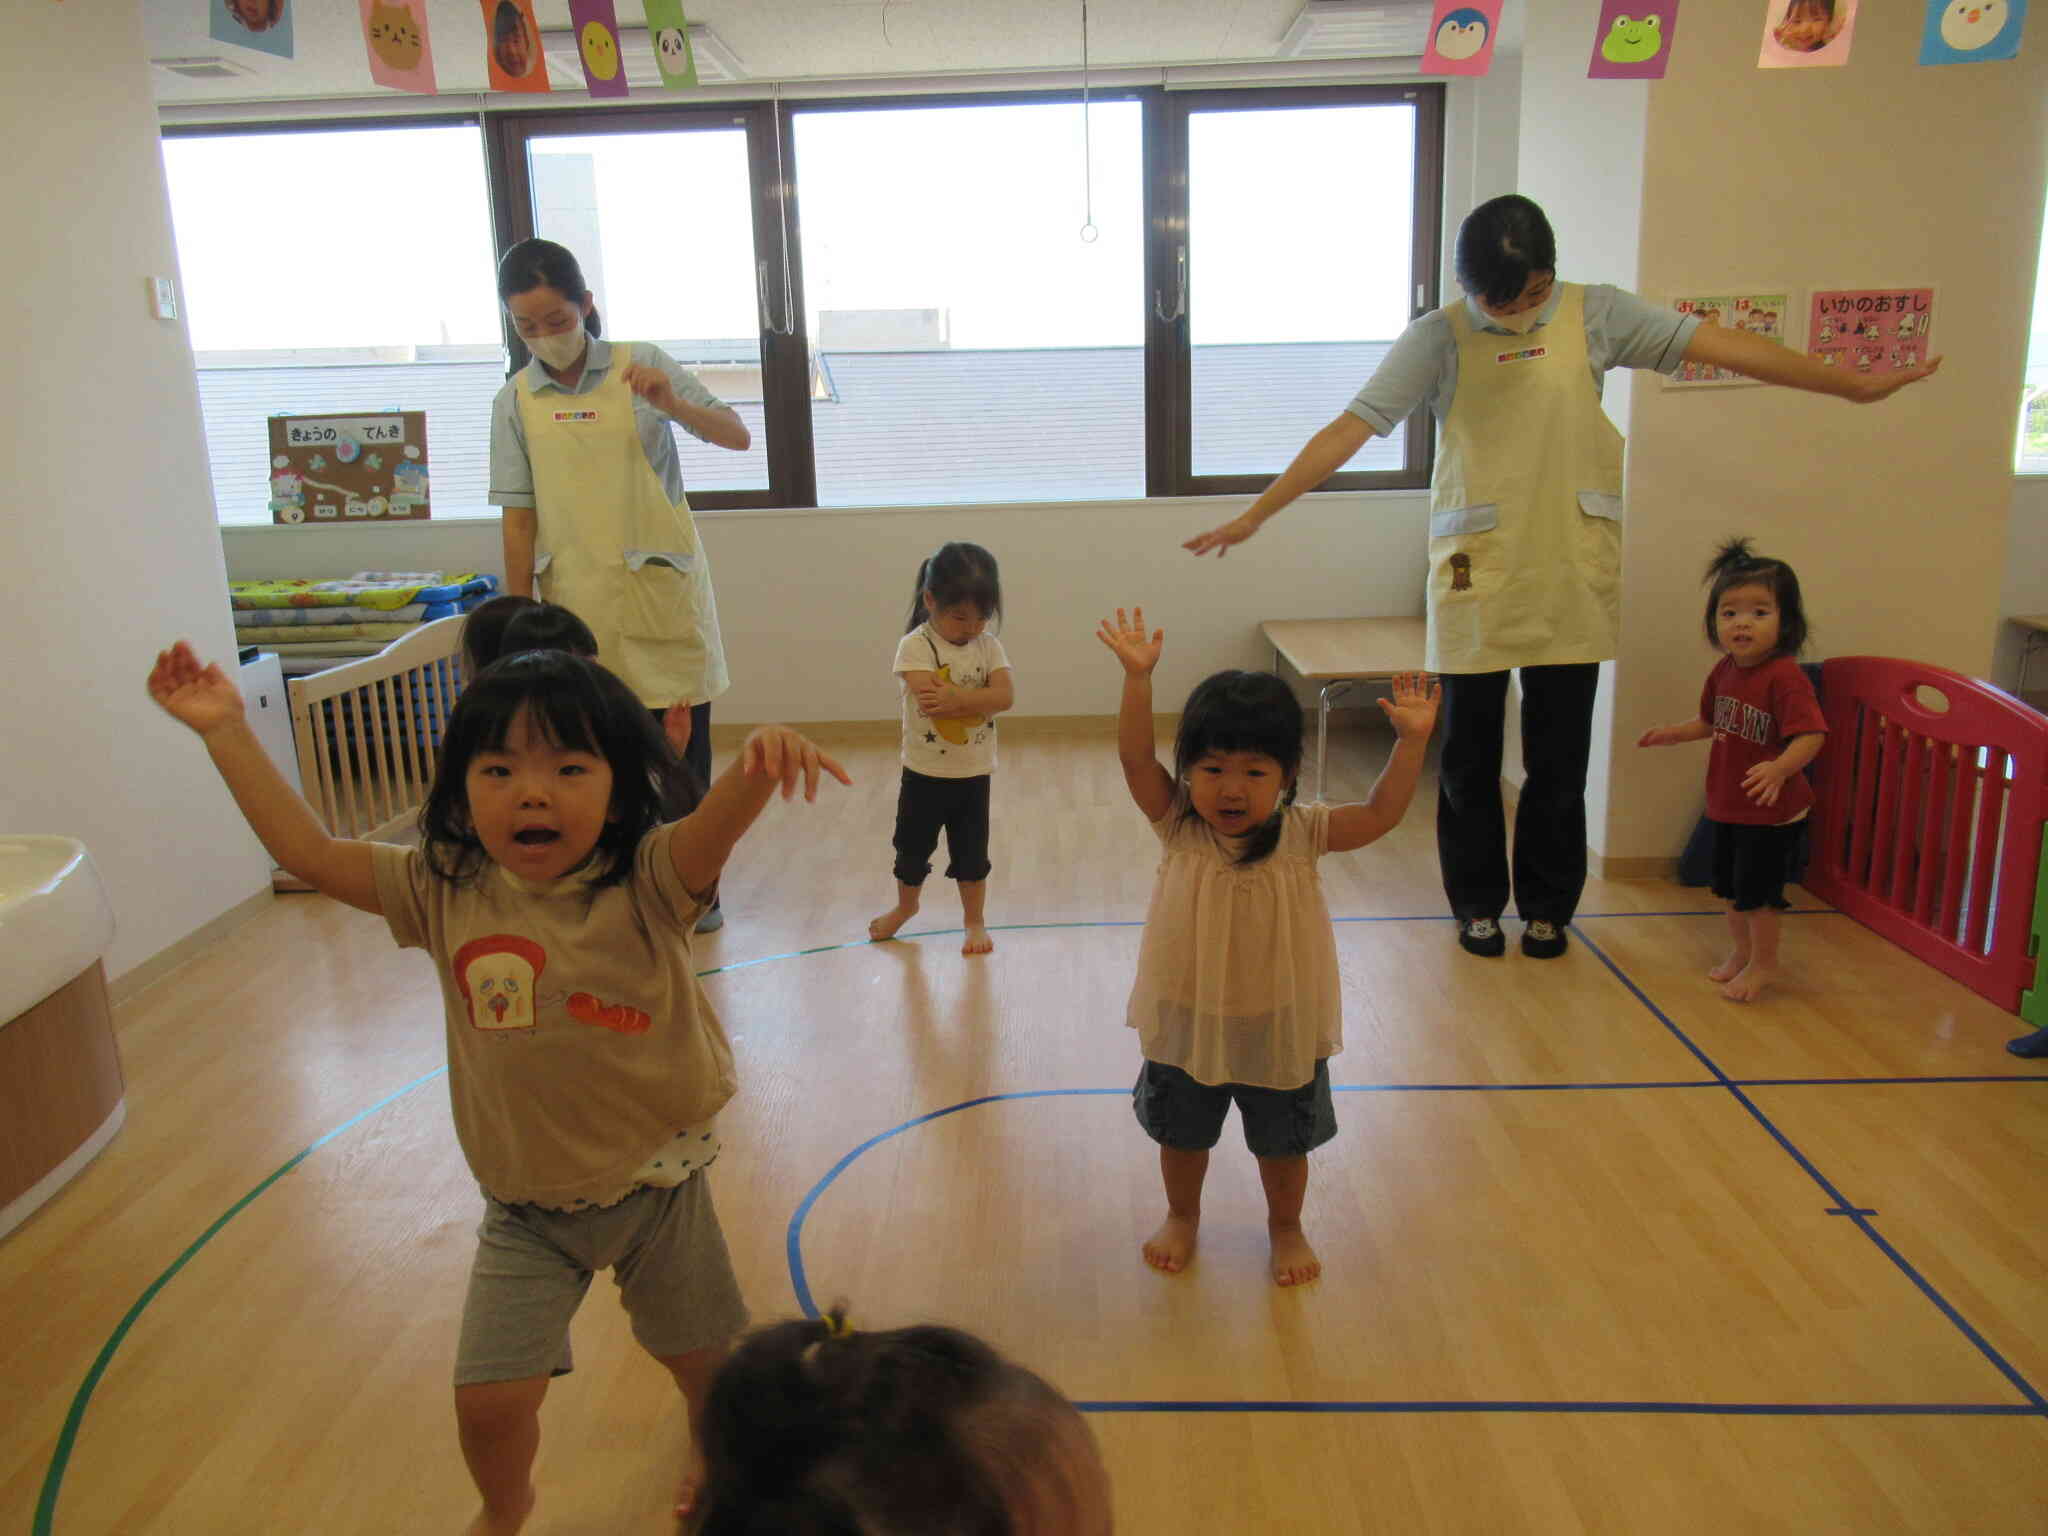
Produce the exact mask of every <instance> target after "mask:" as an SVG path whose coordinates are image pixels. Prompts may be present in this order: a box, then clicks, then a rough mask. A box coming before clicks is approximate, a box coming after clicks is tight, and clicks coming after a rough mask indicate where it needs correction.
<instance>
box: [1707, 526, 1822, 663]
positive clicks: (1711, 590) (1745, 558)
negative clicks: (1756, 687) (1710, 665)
mask: <svg viewBox="0 0 2048 1536" xmlns="http://www.w3.org/2000/svg"><path fill="white" fill-rule="evenodd" d="M1705 579H1706V582H1707V616H1706V626H1707V644H1709V645H1711V646H1714V647H1715V648H1716V649H1718V648H1719V647H1720V644H1721V635H1720V631H1719V629H1718V628H1717V627H1716V626H1715V622H1714V615H1715V612H1716V610H1718V609H1719V608H1720V606H1721V596H1722V594H1723V593H1725V592H1728V591H1731V590H1733V589H1734V588H1736V587H1750V586H1755V587H1762V588H1763V589H1764V590H1765V591H1767V592H1769V593H1770V594H1771V598H1772V600H1773V601H1774V602H1776V603H1777V605H1778V651H1777V654H1779V655H1781V656H1797V655H1798V654H1799V653H1800V652H1801V651H1803V650H1805V649H1806V637H1807V624H1806V604H1805V601H1804V600H1803V599H1802V598H1801V597H1800V594H1799V577H1798V575H1797V573H1795V572H1794V571H1793V569H1792V567H1791V566H1789V565H1787V564H1786V563H1785V562H1784V561H1782V560H1773V559H1772V558H1771V557H1770V556H1769V555H1759V554H1758V553H1756V551H1755V550H1753V549H1751V548H1750V543H1749V540H1748V539H1746V538H1739V537H1738V538H1732V539H1729V540H1727V541H1726V542H1724V543H1723V544H1722V545H1721V547H1720V548H1719V549H1717V550H1715V551H1714V558H1713V559H1712V560H1710V561H1708V562H1707V574H1706V578H1705Z"/></svg>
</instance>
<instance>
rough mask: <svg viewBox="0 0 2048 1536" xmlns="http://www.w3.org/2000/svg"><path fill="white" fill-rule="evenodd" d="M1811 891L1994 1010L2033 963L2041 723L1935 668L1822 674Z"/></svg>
mask: <svg viewBox="0 0 2048 1536" xmlns="http://www.w3.org/2000/svg"><path fill="white" fill-rule="evenodd" d="M1821 676H1822V690H1821V691H1822V695H1823V698H1822V708H1823V710H1824V711H1825V713H1826V715H1827V721H1828V744H1827V750H1826V751H1824V752H1822V753H1821V755H1820V758H1819V760H1818V762H1816V764H1815V773H1814V794H1815V801H1816V804H1815V807H1814V839H1813V854H1812V859H1811V862H1810V864H1809V866H1808V869H1807V875H1806V882H1805V883H1806V887H1807V889H1808V890H1810V891H1812V892H1813V894H1814V895H1816V896H1818V897H1820V898H1821V899H1822V900H1824V901H1828V902H1831V903H1833V904H1834V905H1835V906H1837V907H1839V908H1841V910H1842V911H1844V912H1846V913H1848V914H1849V915H1850V916H1851V917H1854V918H1856V919H1857V920H1858V921H1859V922H1862V923H1864V924H1866V925H1867V926H1869V927H1870V928H1872V929H1874V930H1876V931H1877V932H1878V933H1880V934H1883V935H1884V936H1885V937H1886V938H1888V939H1890V940H1891V941H1892V942H1893V943H1895V944H1898V945H1899V946H1900V947H1901V948H1904V949H1906V950H1908V951H1910V952H1911V953H1912V954H1914V955H1917V956H1919V957H1920V958H1921V959H1922V960H1925V961H1926V962H1927V963H1928V964H1929V965H1932V966H1934V967H1935V968H1936V969H1937V970H1940V971H1942V972H1945V973H1946V974H1948V975H1950V976H1953V977H1955V978H1956V979H1957V980H1958V981H1960V982H1962V983H1963V984H1964V985H1966V986H1968V987H1970V988H1971V989H1972V990H1974V991H1976V992H1979V993H1981V994H1982V995H1983V996H1985V997H1988V998H1990V999H1991V1000H1992V1001H1993V1002H1995V1003H1997V1004H1998V1005H1999V1006H2000V1007H2001V1008H2006V1009H2010V1010H2014V1011H2017V1010H2018V1008H2019V1002H2020V993H2021V991H2022V990H2024V989H2025V988H2027V987H2029V986H2031V985H2032V984H2033V974H2034V961H2033V957H2032V956H2031V955H2030V954H2029V953H2028V951H2029V947H2030V938H2031V930H2032V923H2033V908H2034V885H2035V878H2036V875H2037V873H2038V870H2039V865H2040V860H2041V847H2042V842H2041V837H2042V825H2043V822H2044V820H2048V718H2044V717H2043V716H2041V715H2040V714H2038V713H2036V712H2035V711H2034V710H2032V709H2029V708H2028V707H2027V706H2026V705H2024V704H2022V703H2021V702H2020V701H2019V700H2018V699H2015V698H2014V697H2012V695H2010V694H2008V693H2005V692H2003V691H2002V690H2000V689H1997V688H1994V687H1992V686H1991V685H1990V684H1989V683H1984V682H1979V681H1977V680H1976V679H1974V678H1968V677H1964V676H1963V675H1962V674H1961V673H1959V672H1951V671H1949V670H1948V669H1947V668H1946V667H1936V666H1929V665H1927V664H1925V663H1922V662H1911V661H1894V660H1889V659H1886V658H1884V657H1877V656H1846V657H1840V658H1837V659H1835V660H1832V661H1828V662H1825V663H1823V664H1822V667H1821Z"/></svg>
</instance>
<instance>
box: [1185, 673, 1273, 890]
mask: <svg viewBox="0 0 2048 1536" xmlns="http://www.w3.org/2000/svg"><path fill="white" fill-rule="evenodd" d="M1301 747H1302V713H1301V702H1300V701H1299V700H1298V699H1296V698H1295V696H1294V692H1293V690H1292V689H1290V688H1289V687H1288V686H1287V684H1285V683H1284V682H1282V681H1281V680H1280V679H1279V678H1277V677H1275V676H1274V675H1273V674H1272V673H1270V672H1239V671H1230V672H1217V673H1213V674H1211V675H1210V676H1209V677H1206V678H1204V679H1203V680H1202V681H1201V682H1199V683H1197V684H1196V685H1195V691H1194V692H1193V693H1191V694H1189V695H1188V701H1187V704H1186V705H1185V706H1184V707H1183V708H1182V710H1181V712H1180V728H1179V730H1178V731H1176V732H1175V734H1174V739H1173V794H1174V801H1173V810H1172V812H1171V813H1170V814H1172V815H1173V816H1174V818H1175V820H1176V821H1183V822H1184V821H1187V820H1189V819H1190V818H1193V817H1199V818H1200V819H1201V820H1202V821H1203V822H1205V823H1207V824H1208V826H1210V827H1211V828H1212V829H1214V830H1215V831H1217V832H1220V833H1222V834H1223V835H1224V836H1225V837H1242V838H1246V839H1248V840H1247V841H1246V842H1245V844H1244V845H1243V848H1242V850H1241V852H1240V853H1239V855H1238V859H1237V862H1238V863H1240V864H1256V863H1257V862H1258V861H1259V860H1260V859H1263V858H1265V857H1266V855H1268V854H1269V853H1271V852H1272V851H1273V849H1274V848H1275V847H1276V846H1277V845H1278V844H1279V841H1280V811H1281V809H1282V808H1283V807H1285V806H1289V805H1292V804H1293V803H1294V791H1295V781H1296V779H1297V778H1298V777H1299V776H1300V773H1301Z"/></svg>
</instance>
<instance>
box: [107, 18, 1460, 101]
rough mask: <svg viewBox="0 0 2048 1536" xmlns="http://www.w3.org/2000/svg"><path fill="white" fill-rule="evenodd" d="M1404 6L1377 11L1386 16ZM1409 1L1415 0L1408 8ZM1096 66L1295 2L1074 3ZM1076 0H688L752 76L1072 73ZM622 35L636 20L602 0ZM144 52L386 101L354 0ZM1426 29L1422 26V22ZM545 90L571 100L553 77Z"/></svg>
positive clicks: (1239, 34)
mask: <svg viewBox="0 0 2048 1536" xmlns="http://www.w3.org/2000/svg"><path fill="white" fill-rule="evenodd" d="M425 3H426V5H427V20H428V30H429V32H430V34H431V36H432V40H433V47H434V66H435V76H436V83H437V84H438V86H439V87H440V89H441V91H442V92H444V93H474V92H479V91H483V90H485V89H486V88H487V80H486V76H485V69H484V25H483V13H482V10H481V9H480V7H479V6H478V3H477V0H425ZM1401 3H1402V0H1389V4H1390V7H1392V6H1398V5H1400V4H1401ZM1407 3H1409V4H1413V3H1416V0H1407ZM1087 7H1088V55H1089V62H1090V64H1091V66H1092V67H1093V68H1096V69H1117V68H1130V67H1143V66H1163V65H1203V64H1223V63H1240V62H1244V61H1271V60H1274V59H1276V58H1277V57H1278V56H1279V49H1280V45H1281V40H1282V39H1283V38H1284V37H1285V36H1286V34H1287V30H1288V28H1289V26H1290V25H1291V24H1292V23H1293V21H1294V19H1295V17H1296V16H1297V15H1298V14H1299V13H1300V12H1301V10H1302V8H1303V0H1087ZM1081 8H1082V0H688V3H686V5H685V9H686V10H687V12H688V14H689V17H690V20H691V21H692V22H693V23H699V24H702V25H705V26H708V27H710V29H711V30H712V31H713V32H714V33H715V34H716V35H717V37H718V39H719V41H721V42H722V43H724V44H725V46H726V47H727V48H728V49H729V50H730V51H731V52H732V53H733V54H735V55H737V57H738V59H739V60H740V62H741V64H742V65H743V66H744V67H745V73H746V76H747V77H748V78H749V79H751V80H760V81H804V80H849V79H859V78H862V77H880V76H926V75H957V74H982V73H990V72H1004V71H1020V70H1075V69H1078V68H1079V66H1080V63H1081ZM616 9H617V13H618V17H619V21H620V23H621V25H622V26H632V25H637V24H639V23H641V22H642V21H643V20H644V16H643V13H642V11H641V8H640V6H639V5H638V4H636V3H635V0H616ZM142 10H143V30H144V35H145V39H146V41H147V44H148V49H149V55H150V57H151V58H152V59H157V58H166V57H170V58H192V57H199V58H225V59H227V60H229V61H230V62H231V63H233V64H235V65H238V66H242V67H245V68H247V69H248V70H249V71H250V73H249V74H248V75H246V76H238V77H236V78H234V79H231V80H225V81H221V80H213V81H203V82H202V81H193V80H186V79H182V78H180V77H178V76H176V75H173V74H170V73H167V72H166V71H165V70H163V69H152V70H151V71H150V77H151V80H152V81H153V82H154V84H155V89H156V99H157V100H158V101H159V102H160V103H165V104H170V103H201V102H222V101H265V100H317V99H321V98H338V97H362V96H371V95H383V94H392V93H388V92H385V91H384V90H383V88H382V87H379V86H377V85H375V84H373V83H372V82H371V80H370V73H369V67H368V64H367V62H366V59H365V55H364V45H363V39H362V33H361V30H360V26H359V23H358V20H357V7H356V5H355V4H354V3H353V0H294V4H293V6H292V12H293V16H292V23H293V28H294V44H295V51H296V54H297V57H296V58H293V59H279V58H274V57H272V56H271V55H269V54H265V53H261V52H258V51H256V50H254V49H251V48H244V47H239V46H236V45H233V44H225V43H219V42H216V41H214V40H213V39H212V38H211V37H209V36H208V35H207V10H208V7H207V0H142ZM534 12H535V16H536V18H537V19H538V20H539V22H540V25H541V28H542V30H543V31H544V32H545V31H549V30H551V29H554V28H557V27H563V28H566V27H567V26H568V25H569V4H568V0H535V3H534ZM1424 19H1425V23H1426V16H1425V18H1424ZM554 82H555V86H556V89H557V90H562V89H569V88H573V89H576V90H578V91H580V90H581V81H580V80H578V81H575V82H570V81H565V80H563V79H562V77H561V74H560V72H559V71H557V72H556V73H555V75H554Z"/></svg>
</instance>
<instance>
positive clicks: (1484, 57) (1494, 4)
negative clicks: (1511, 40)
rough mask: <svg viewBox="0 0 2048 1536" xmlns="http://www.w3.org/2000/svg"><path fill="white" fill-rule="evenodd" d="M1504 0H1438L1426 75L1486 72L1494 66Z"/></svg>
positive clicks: (1425, 62)
mask: <svg viewBox="0 0 2048 1536" xmlns="http://www.w3.org/2000/svg"><path fill="white" fill-rule="evenodd" d="M1500 5H1501V0H1436V14H1435V15H1433V16H1432V17H1431V18H1430V22H1429V46H1428V47H1426V48H1424V49H1423V50H1422V72H1423V73H1424V74H1425V75H1483V74H1485V73H1486V72H1487V71H1488V70H1490V69H1492V68H1493V35H1494V33H1496V32H1498V31H1499V30H1500Z"/></svg>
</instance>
